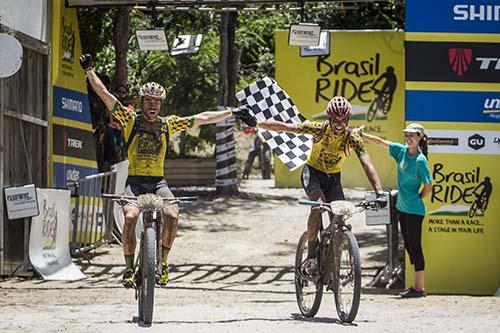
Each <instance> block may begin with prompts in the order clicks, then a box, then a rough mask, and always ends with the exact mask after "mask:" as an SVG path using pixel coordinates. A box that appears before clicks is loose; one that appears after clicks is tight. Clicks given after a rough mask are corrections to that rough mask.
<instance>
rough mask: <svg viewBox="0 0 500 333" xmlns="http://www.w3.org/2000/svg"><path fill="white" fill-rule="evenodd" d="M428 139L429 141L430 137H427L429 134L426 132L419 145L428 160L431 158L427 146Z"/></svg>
mask: <svg viewBox="0 0 500 333" xmlns="http://www.w3.org/2000/svg"><path fill="white" fill-rule="evenodd" d="M428 141H429V138H428V137H427V134H424V135H423V136H422V138H421V139H420V141H419V142H418V146H419V148H420V151H421V152H422V154H424V156H425V158H427V160H429V157H428V146H427V142H428Z"/></svg>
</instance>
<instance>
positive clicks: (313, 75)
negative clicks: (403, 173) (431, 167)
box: [275, 31, 405, 187]
mask: <svg viewBox="0 0 500 333" xmlns="http://www.w3.org/2000/svg"><path fill="white" fill-rule="evenodd" d="M275 38H276V79H277V82H278V84H279V85H280V86H281V87H282V88H283V89H284V90H285V91H286V92H287V93H288V94H289V95H290V97H291V98H292V100H293V101H294V102H295V104H296V105H297V107H298V109H299V111H300V113H301V114H302V115H304V116H305V117H306V118H308V119H309V120H311V121H323V120H325V119H326V114H325V112H324V110H325V107H326V105H327V103H328V101H329V100H330V99H331V98H332V97H333V96H336V95H342V96H344V97H346V98H348V99H349V100H350V101H351V103H352V105H353V115H352V117H351V121H350V123H349V126H350V127H356V126H359V125H365V130H366V132H367V133H372V134H375V135H378V136H381V137H384V138H387V139H388V140H393V141H398V142H401V141H402V139H403V135H402V129H403V125H404V89H405V88H404V83H405V77H404V57H403V41H404V33H402V32H393V31H370V32H357V31H330V55H329V56H320V57H317V56H316V57H301V56H300V48H299V47H292V46H289V45H288V31H278V32H276V36H275ZM367 151H368V153H369V154H370V156H371V159H372V161H373V163H374V165H375V167H376V169H377V171H378V173H379V175H380V178H381V181H382V185H383V186H384V187H395V186H396V167H395V164H394V163H392V162H391V161H390V160H389V158H388V153H387V152H386V151H383V150H380V149H378V148H376V147H373V146H370V145H367ZM275 162H276V163H275V175H276V178H275V182H276V186H277V187H300V172H301V170H297V171H295V172H293V173H291V172H290V171H289V170H288V169H287V168H286V167H285V166H284V165H283V164H282V163H281V162H280V161H279V160H278V159H275ZM342 183H343V185H344V186H349V187H354V186H360V187H370V184H369V182H368V179H367V177H366V176H365V175H364V172H363V169H362V168H361V164H360V163H359V161H358V159H357V158H356V157H355V155H354V154H353V156H352V157H350V158H349V159H348V160H347V161H346V163H345V164H344V166H343V172H342Z"/></svg>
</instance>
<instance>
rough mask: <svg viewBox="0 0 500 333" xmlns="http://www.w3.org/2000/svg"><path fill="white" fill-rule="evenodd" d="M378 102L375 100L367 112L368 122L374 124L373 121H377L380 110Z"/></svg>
mask: <svg viewBox="0 0 500 333" xmlns="http://www.w3.org/2000/svg"><path fill="white" fill-rule="evenodd" d="M377 103H378V100H377V98H375V99H374V100H373V101H372V102H371V104H370V106H369V107H368V111H367V112H366V121H368V122H372V121H373V119H375V114H376V113H377V110H378V104H377Z"/></svg>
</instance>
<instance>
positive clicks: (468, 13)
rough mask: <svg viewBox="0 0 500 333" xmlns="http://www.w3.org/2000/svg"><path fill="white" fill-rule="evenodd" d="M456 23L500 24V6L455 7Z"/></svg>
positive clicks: (454, 17)
mask: <svg viewBox="0 0 500 333" xmlns="http://www.w3.org/2000/svg"><path fill="white" fill-rule="evenodd" d="M453 14H454V16H453V19H454V20H455V21H467V20H469V21H476V20H478V21H496V22H500V5H455V6H453Z"/></svg>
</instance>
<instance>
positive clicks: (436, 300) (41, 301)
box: [0, 195, 500, 333]
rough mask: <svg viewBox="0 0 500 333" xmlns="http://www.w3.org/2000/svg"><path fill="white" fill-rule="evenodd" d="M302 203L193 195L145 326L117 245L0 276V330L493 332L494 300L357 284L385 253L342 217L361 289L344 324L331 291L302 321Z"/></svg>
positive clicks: (377, 240)
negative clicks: (60, 277) (355, 245)
mask: <svg viewBox="0 0 500 333" xmlns="http://www.w3.org/2000/svg"><path fill="white" fill-rule="evenodd" d="M307 215H308V209H307V208H305V207H304V206H300V205H298V204H297V201H296V200H290V199H281V200H277V199H271V198H269V197H266V196H262V197H256V196H252V195H250V196H248V195H247V196H243V197H239V198H238V197H231V198H217V197H213V196H212V197H202V198H201V200H200V201H199V202H198V203H196V204H195V205H194V206H192V207H189V208H183V211H182V217H181V224H180V230H179V237H178V239H177V240H176V243H175V246H174V248H173V250H172V252H171V255H170V262H171V264H172V269H171V271H172V273H171V282H170V283H169V285H168V286H167V287H166V288H162V289H159V288H157V289H156V296H155V309H154V317H153V324H152V326H150V327H143V326H142V325H141V323H138V322H137V318H136V315H137V306H136V302H135V299H134V292H133V291H132V290H126V289H124V288H123V287H121V285H120V283H119V282H120V277H121V274H122V272H123V269H124V266H123V259H122V256H121V249H120V247H119V246H118V245H110V246H106V247H103V248H101V249H99V250H97V251H95V252H93V253H92V255H91V257H90V258H88V260H86V259H83V258H79V259H76V260H75V262H76V264H77V265H78V266H79V267H80V268H81V270H82V271H83V272H84V273H85V275H86V279H84V280H81V281H76V282H56V281H43V280H40V279H19V278H13V279H7V280H2V281H0V299H1V300H2V309H1V312H0V332H66V331H70V332H74V333H76V332H86V333H88V332H136V331H142V330H145V331H148V332H174V331H175V332H326V331H356V332H358V331H359V332H382V331H383V332H412V331H419V332H420V331H424V332H428V331H431V330H432V331H434V332H448V331H450V332H457V331H465V332H476V331H477V332H499V331H500V324H499V318H500V297H470V296H439V295H431V296H428V297H426V298H422V299H412V300H402V299H400V298H399V297H398V296H397V295H396V291H395V290H390V291H387V290H384V289H375V288H368V287H366V286H367V284H368V283H369V282H370V281H371V280H372V278H373V276H374V275H375V273H376V271H377V268H379V267H382V266H383V264H384V260H385V257H386V250H385V227H384V226H375V227H374V226H366V225H365V223H364V216H363V214H358V215H357V216H355V217H353V218H352V219H351V220H350V221H351V223H352V225H353V230H354V231H355V235H356V237H357V238H358V241H359V243H360V246H361V253H362V254H361V255H362V266H363V285H364V286H365V287H364V288H363V292H362V297H361V305H360V309H359V313H358V316H357V318H356V320H355V321H354V323H353V324H351V325H344V324H342V323H340V322H339V320H338V317H337V314H336V311H335V305H334V300H333V295H332V294H331V293H327V294H326V295H325V296H324V297H323V302H322V304H321V308H320V311H319V313H318V314H317V315H316V317H314V318H310V319H307V318H304V317H302V316H301V315H300V312H299V310H298V307H297V304H296V300H295V293H294V285H293V262H294V253H295V246H296V242H297V240H298V238H299V237H300V234H301V233H302V231H303V230H304V229H305V225H306V217H307Z"/></svg>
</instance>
